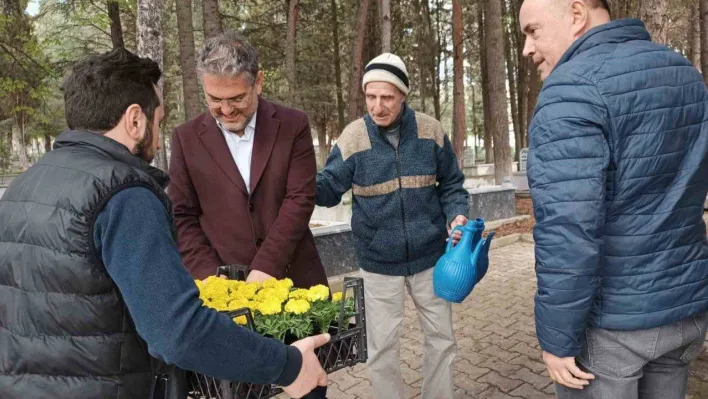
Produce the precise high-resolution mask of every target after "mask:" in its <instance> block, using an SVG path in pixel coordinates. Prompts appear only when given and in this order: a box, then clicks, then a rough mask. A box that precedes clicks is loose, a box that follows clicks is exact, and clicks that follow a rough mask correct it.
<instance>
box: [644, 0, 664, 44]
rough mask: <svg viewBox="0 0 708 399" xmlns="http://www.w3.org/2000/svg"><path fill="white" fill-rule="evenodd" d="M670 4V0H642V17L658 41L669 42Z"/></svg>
mask: <svg viewBox="0 0 708 399" xmlns="http://www.w3.org/2000/svg"><path fill="white" fill-rule="evenodd" d="M668 6H669V1H668V0H642V5H641V9H640V11H639V13H640V18H641V20H642V21H644V24H645V25H646V27H647V30H648V31H649V33H650V34H651V38H652V40H653V41H654V42H656V43H666V42H667V36H666V33H667V31H668V29H667V28H668V22H669V20H668V14H667V9H668Z"/></svg>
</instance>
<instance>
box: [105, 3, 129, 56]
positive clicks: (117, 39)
mask: <svg viewBox="0 0 708 399" xmlns="http://www.w3.org/2000/svg"><path fill="white" fill-rule="evenodd" d="M108 19H110V20H111V42H113V48H114V49H117V48H124V47H125V44H124V43H123V27H122V26H121V24H120V6H119V5H118V2H117V1H115V0H108Z"/></svg>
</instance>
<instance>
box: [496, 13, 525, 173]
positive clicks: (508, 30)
mask: <svg viewBox="0 0 708 399" xmlns="http://www.w3.org/2000/svg"><path fill="white" fill-rule="evenodd" d="M501 1H502V7H503V8H502V9H503V10H504V12H505V13H506V18H509V19H510V22H509V26H506V24H503V25H502V27H503V28H504V55H505V57H506V78H507V80H508V82H509V103H510V105H511V121H512V126H513V127H514V139H515V140H514V141H515V144H516V145H515V146H514V147H515V150H516V151H514V159H515V160H516V161H519V150H520V148H521V147H520V146H521V145H523V139H522V137H523V133H522V131H521V127H520V124H519V116H520V115H519V107H518V105H519V103H518V100H517V97H518V96H519V93H518V92H517V91H516V89H517V87H518V85H517V84H516V73H515V72H516V71H515V65H516V60H515V59H514V54H515V53H514V52H513V51H512V48H513V47H514V39H513V35H514V26H513V24H514V21H515V18H514V14H513V12H514V10H513V8H512V9H509V8H507V7H506V0H501ZM510 7H511V5H510Z"/></svg>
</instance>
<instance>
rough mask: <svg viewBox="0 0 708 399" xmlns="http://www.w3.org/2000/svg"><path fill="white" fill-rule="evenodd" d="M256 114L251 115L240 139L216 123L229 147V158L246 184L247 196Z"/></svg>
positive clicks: (249, 187) (249, 189)
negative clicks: (232, 160) (230, 157)
mask: <svg viewBox="0 0 708 399" xmlns="http://www.w3.org/2000/svg"><path fill="white" fill-rule="evenodd" d="M256 114H257V112H254V113H253V116H252V117H251V120H250V121H248V125H246V129H244V132H243V136H241V137H239V136H238V135H237V134H236V133H233V132H231V131H228V130H226V129H225V128H224V127H223V126H222V125H221V123H219V121H216V124H217V125H219V128H220V129H221V132H222V133H223V134H224V138H225V139H226V144H227V145H228V146H229V150H230V151H231V156H232V157H233V158H234V162H235V163H236V166H237V167H238V171H239V172H240V173H241V177H242V178H243V181H244V182H245V183H246V189H247V190H248V193H249V194H250V193H251V155H252V154H253V136H254V134H255V133H256Z"/></svg>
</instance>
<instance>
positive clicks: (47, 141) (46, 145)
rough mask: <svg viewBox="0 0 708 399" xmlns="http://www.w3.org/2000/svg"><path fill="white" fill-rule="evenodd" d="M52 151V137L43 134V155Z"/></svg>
mask: <svg viewBox="0 0 708 399" xmlns="http://www.w3.org/2000/svg"><path fill="white" fill-rule="evenodd" d="M51 150H52V135H51V134H49V133H44V153H45V154H46V153H48V152H49V151H51Z"/></svg>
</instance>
